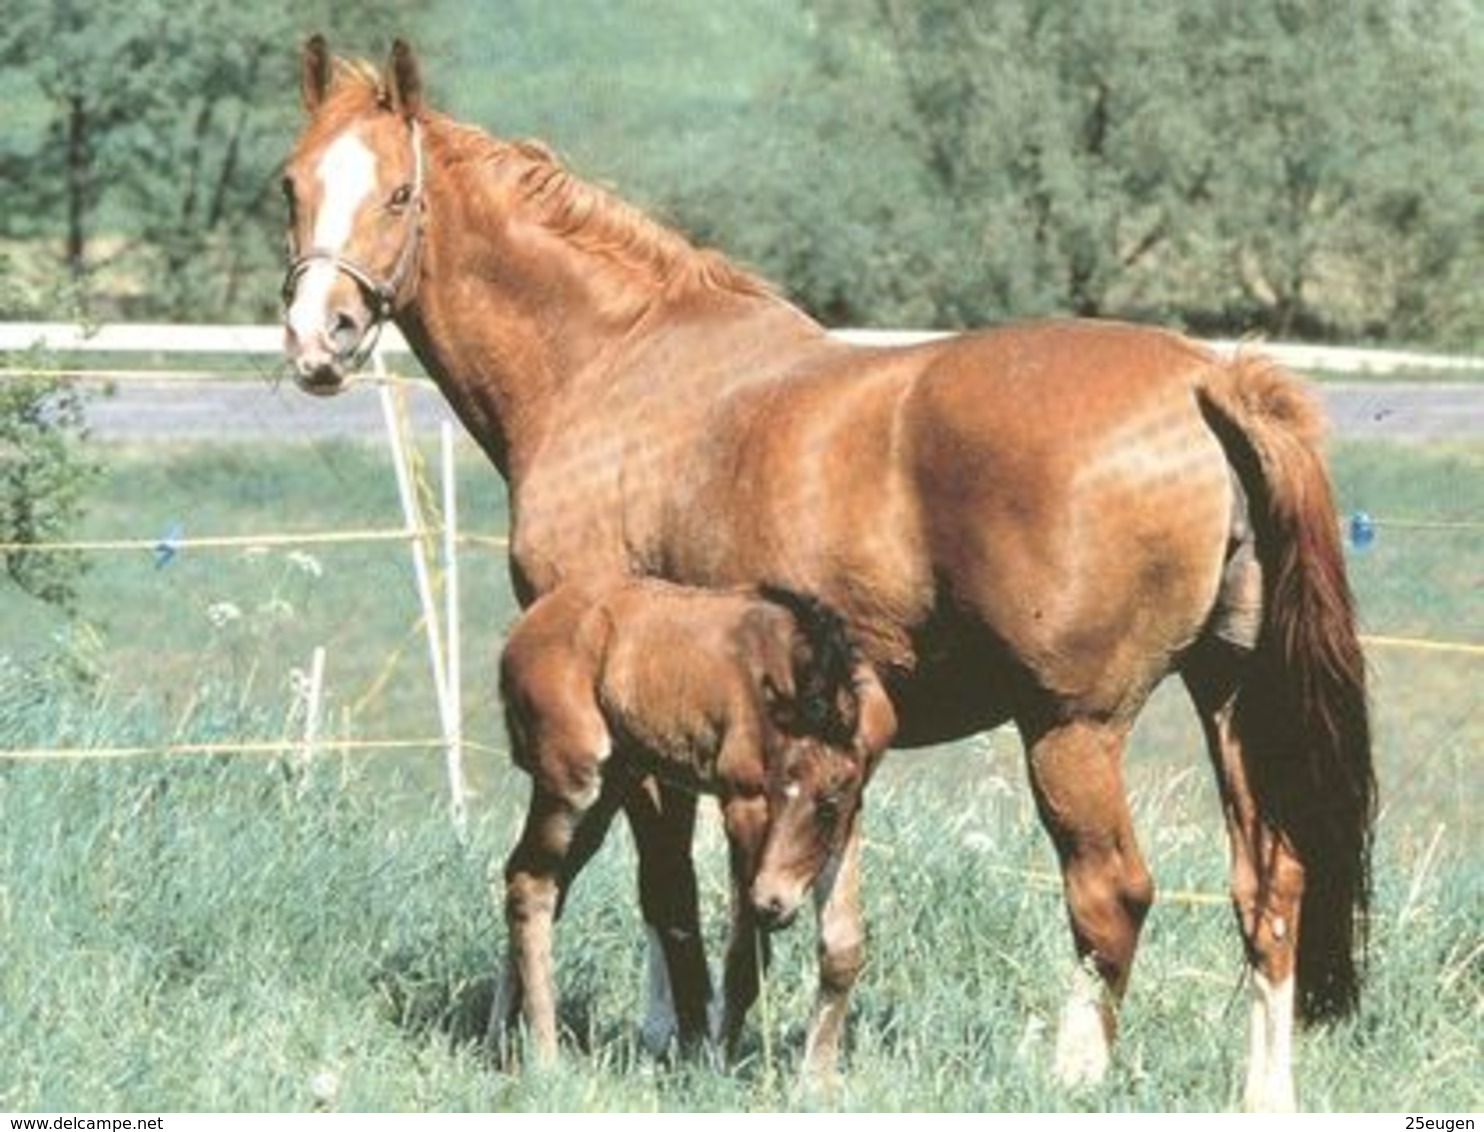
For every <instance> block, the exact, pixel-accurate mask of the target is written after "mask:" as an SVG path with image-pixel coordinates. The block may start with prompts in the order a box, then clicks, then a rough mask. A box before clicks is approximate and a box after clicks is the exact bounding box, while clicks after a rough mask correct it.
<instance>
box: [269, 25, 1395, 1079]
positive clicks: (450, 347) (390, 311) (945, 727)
mask: <svg viewBox="0 0 1484 1132" xmlns="http://www.w3.org/2000/svg"><path fill="white" fill-rule="evenodd" d="M303 98H304V103H305V106H306V107H307V109H308V111H309V120H308V123H307V125H306V127H305V128H304V130H303V132H302V134H301V136H300V137H299V139H298V142H297V144H296V145H295V147H294V149H293V153H292V155H291V157H290V159H289V161H288V164H287V170H286V176H285V180H284V187H285V190H286V192H287V195H288V198H289V202H290V208H291V242H292V247H293V248H294V249H295V258H294V259H293V261H292V263H291V265H290V268H289V272H288V277H287V279H286V281H285V303H286V308H287V312H286V316H285V317H286V336H285V339H286V345H285V348H286V352H287V356H288V359H289V362H290V363H291V365H292V369H293V372H294V374H295V376H296V379H297V381H298V383H299V384H300V385H301V386H302V387H303V388H304V389H305V390H308V391H309V392H312V393H318V394H329V393H335V392H338V391H339V390H341V389H342V388H343V387H344V386H345V383H346V381H347V378H348V372H349V371H350V370H351V369H352V368H354V366H355V364H356V363H357V362H358V361H359V360H360V359H361V358H362V357H363V356H364V354H365V353H366V351H367V350H368V348H369V347H368V343H370V342H371V341H372V340H373V338H374V334H375V331H376V328H377V327H378V326H379V325H380V324H381V323H382V322H384V321H386V320H388V319H390V320H394V321H395V322H396V323H397V325H398V326H399V327H400V328H401V330H402V332H403V333H404V335H405V336H406V337H407V339H408V341H409V342H411V344H412V346H413V348H414V349H415V350H416V351H417V354H418V356H419V358H420V359H421V360H422V362H423V364H424V366H425V367H426V368H427V370H428V372H429V373H430V374H432V376H433V377H434V379H435V380H436V381H437V383H438V384H439V386H440V387H441V388H442V390H443V392H444V394H445V395H446V396H447V398H448V400H449V402H450V403H451V405H452V406H453V408H454V410H455V411H456V412H457V413H458V415H459V417H460V419H461V420H462V421H463V422H464V424H465V426H466V427H467V428H468V430H469V431H470V433H472V434H473V436H474V437H475V438H476V439H477V441H478V442H479V443H480V444H481V445H482V446H483V448H484V450H485V451H486V452H487V453H488V455H489V457H490V459H491V460H492V461H493V462H494V464H495V466H496V467H497V468H498V469H499V470H500V472H501V474H502V475H503V476H504V477H505V478H506V480H507V482H508V485H509V492H510V501H511V503H510V505H511V523H512V527H511V570H512V573H513V577H514V582H515V587H516V591H517V593H518V595H519V597H520V598H521V600H522V601H523V602H529V601H530V600H531V599H533V598H534V597H536V596H537V595H539V594H542V593H544V592H546V591H548V590H551V589H552V588H553V587H555V586H556V585H557V584H558V583H559V582H561V581H563V580H568V579H573V578H579V577H582V576H590V575H601V574H613V573H632V574H644V575H656V576H660V577H664V578H669V579H672V580H676V581H680V582H684V583H687V584H690V585H701V586H727V585H733V584H745V583H757V582H769V583H773V584H777V585H781V586H786V587H788V588H791V589H795V590H800V591H805V592H810V593H814V594H817V595H818V596H819V597H820V598H821V599H822V600H824V601H826V602H828V603H829V604H830V605H832V606H833V607H834V608H836V609H838V610H840V611H841V612H842V613H843V614H844V615H845V616H846V617H847V618H848V620H849V621H850V623H851V627H852V632H853V634H854V636H855V637H856V639H857V640H858V641H859V642H860V644H861V647H862V648H863V650H864V651H865V653H866V655H867V657H868V659H869V660H870V662H871V663H872V664H874V666H875V667H876V668H877V670H878V671H879V672H880V674H881V677H882V679H883V681H884V682H885V684H886V687H887V689H888V691H889V693H890V695H891V697H892V699H893V701H894V703H895V706H896V708H897V712H898V716H899V719H900V722H901V730H900V731H899V742H900V743H903V744H907V745H913V744H919V743H928V742H933V741H937V740H943V739H948V738H951V737H955V736H962V735H967V734H970V733H973V732H976V731H980V730H983V729H985V728H990V727H994V726H996V725H997V724H1000V723H1002V722H1004V721H1007V720H1011V721H1013V722H1014V723H1015V724H1016V725H1017V727H1018V728H1019V731H1020V733H1021V735H1022V736H1023V739H1024V743H1025V748H1026V754H1027V764H1028V767H1029V775H1030V779H1031V782H1032V785H1033V788H1034V791H1035V797H1036V801H1037V805H1038V807H1039V812H1040V815H1041V818H1042V821H1043V822H1044V824H1045V827H1046V829H1047V830H1048V832H1049V833H1050V835H1051V839H1052V842H1053V844H1054V845H1055V848H1056V852H1057V855H1058V858H1059V861H1060V865H1061V870H1062V875H1063V877H1064V881H1065V899H1066V906H1067V910H1068V913H1069V915H1070V919H1071V926H1072V936H1073V940H1074V943H1075V947H1076V952H1077V955H1078V956H1079V957H1080V959H1081V962H1080V964H1079V965H1078V967H1077V974H1076V976H1075V977H1074V978H1075V983H1076V985H1075V987H1074V991H1073V994H1072V995H1071V998H1070V1001H1069V1003H1068V1005H1067V1007H1066V1009H1065V1012H1064V1014H1063V1017H1062V1020H1061V1025H1060V1029H1059V1035H1058V1040H1057V1052H1056V1061H1057V1067H1058V1070H1059V1071H1060V1073H1061V1075H1062V1076H1063V1077H1064V1078H1065V1079H1067V1080H1069V1081H1079V1080H1088V1079H1096V1078H1097V1077H1098V1076H1100V1075H1101V1073H1102V1071H1103V1069H1104V1068H1105V1066H1106V1064H1107V1060H1108V1056H1109V1050H1110V1042H1111V1039H1112V1036H1113V1032H1114V1008H1115V1006H1116V1004H1117V1002H1118V1000H1119V998H1120V997H1121V996H1122V995H1123V993H1124V989H1125V987H1126V985H1127V982H1128V977H1129V968H1130V964H1131V963H1132V961H1133V957H1134V950H1135V946H1136V943H1137V940H1138V935H1139V928H1140V924H1141V922H1142V921H1143V919H1144V916H1145V913H1146V911H1147V910H1148V908H1149V906H1150V902H1151V900H1152V899H1153V895H1154V888H1153V884H1152V882H1151V880H1150V877H1149V873H1148V871H1147V870H1146V868H1145V865H1144V861H1143V859H1142V857H1141V856H1140V852H1139V848H1138V846H1137V844H1136V842H1135V838H1134V831H1133V829H1132V826H1131V823H1130V817H1129V810H1128V807H1127V804H1126V802H1125V798H1124V790H1123V784H1122V772H1121V767H1120V763H1121V757H1122V752H1123V747H1124V743H1125V739H1126V737H1127V735H1128V733H1129V729H1130V727H1131V725H1132V723H1133V720H1134V718H1135V716H1136V715H1137V714H1138V712H1139V710H1140V708H1141V707H1142V706H1143V704H1144V702H1145V700H1146V698H1147V697H1148V695H1149V693H1150V691H1151V689H1153V688H1154V686H1155V685H1156V684H1158V683H1159V682H1160V681H1161V680H1162V679H1163V678H1164V677H1165V676H1167V675H1168V674H1170V673H1172V672H1174V673H1179V675H1180V676H1181V678H1182V679H1183V680H1184V682H1185V684H1186V685H1187V687H1188V689H1189V691H1190V694H1191V698H1192V700H1193V702H1194V704H1195V707H1196V710H1197V711H1198V713H1199V715H1200V718H1201V720H1202V723H1203V725H1204V727H1205V730H1206V733H1207V735H1208V737H1209V746H1210V751H1211V759H1212V763H1213V765H1214V767H1215V770H1216V775H1217V779H1218V782H1219V784H1220V793H1221V798H1222V803H1223V806H1224V809H1225V814H1226V824H1227V827H1228V831H1229V834H1230V839H1231V856H1232V898H1233V902H1234V905H1235V909H1236V913H1237V920H1238V924H1239V927H1240V930H1241V934H1242V938H1243V941H1244V943H1245V945H1246V955H1247V960H1248V962H1249V964H1250V966H1251V970H1252V988H1253V1005H1252V1026H1251V1038H1250V1050H1249V1053H1250V1062H1249V1066H1248V1073H1247V1086H1246V1095H1245V1099H1246V1102H1247V1103H1248V1104H1249V1105H1250V1106H1252V1107H1285V1106H1288V1105H1291V1104H1292V1103H1293V1099H1294V1098H1293V1086H1292V1075H1291V1068H1290V1034H1291V1030H1292V1024H1293V1019H1294V1015H1295V1013H1296V1012H1297V1014H1298V1015H1300V1016H1301V1017H1305V1018H1323V1017H1326V1016H1330V1015H1334V1014H1338V1013H1342V1012H1344V1011H1346V1010H1348V1009H1349V1008H1351V1007H1352V1006H1353V1005H1354V1004H1355V1001H1356V997H1357V990H1358V974H1357V953H1358V952H1359V950H1360V948H1361V940H1360V936H1361V926H1362V923H1363V919H1362V917H1361V916H1360V915H1359V913H1361V912H1363V910H1364V908H1365V905H1366V900H1367V892H1368V858H1369V851H1370V840H1371V828H1372V822H1373V810H1374V782H1373V777H1372V770H1371V759H1370V751H1369V730H1368V723H1367V708H1366V697H1365V688H1364V662H1363V658H1362V655H1361V652H1360V648H1359V646H1358V643H1357V640H1356V633H1355V624H1354V617H1353V612H1352V603H1351V599H1350V595H1349V590H1348V586H1347V582H1346V577H1345V570H1344V562H1343V557H1342V549H1341V546H1340V544H1339V536H1338V529H1337V524H1336V521H1335V514H1334V509H1333V503H1332V498H1331V492H1330V487H1329V484H1328V481H1327V478H1326V473H1325V470H1324V466H1323V463H1322V460H1321V457H1320V455H1319V454H1318V451H1317V447H1316V445H1317V441H1318V432H1319V421H1318V418H1317V413H1316V411H1315V409H1314V407H1313V406H1312V404H1311V403H1310V401H1309V399H1308V398H1307V397H1306V396H1305V395H1304V394H1303V393H1302V392H1301V390H1300V388H1299V386H1298V384H1297V382H1296V381H1295V379H1293V378H1292V377H1290V376H1288V375H1287V374H1285V373H1283V372H1281V371H1279V370H1278V369H1277V368H1275V367H1274V366H1273V365H1271V364H1269V363H1267V362H1265V361H1263V360H1262V359H1260V358H1257V357H1253V356H1243V357H1239V358H1237V359H1235V360H1232V359H1226V358H1221V357H1218V356H1216V355H1214V354H1212V353H1211V352H1209V351H1207V350H1205V349H1203V348H1201V347H1200V346H1198V345H1196V344H1194V343H1191V342H1189V341H1187V340H1185V339H1183V338H1181V337H1178V336H1176V335H1174V334H1170V333H1166V332H1162V331H1159V330H1152V329H1141V328H1137V327H1132V326H1126V325H1117V324H1110V323H1097V322H1051V323H1042V324H1035V325H1024V326H1012V327H1007V328H1004V329H999V330H993V331H987V332H983V333H976V334H970V335H964V336H961V337H954V338H949V339H945V340H940V341H935V342H933V343H931V344H928V345H920V346H914V347H909V348H891V349H884V348H883V349H869V348H861V347H852V346H849V345H846V344H843V343H841V342H839V341H837V340H835V339H833V338H831V337H830V336H829V335H828V334H827V333H826V332H825V331H824V330H823V329H822V328H821V327H820V326H819V325H818V324H817V323H815V322H814V321H813V320H811V319H810V318H808V317H807V316H806V315H804V314H803V313H801V312H800V311H799V310H797V309H796V308H794V307H793V306H791V305H789V304H788V303H787V302H785V301H784V300H782V299H781V298H779V297H778V296H777V295H776V294H774V293H773V292H772V291H770V290H769V289H768V287H767V286H765V285H764V284H762V283H761V282H759V281H758V280H756V279H755V278H753V277H752V276H750V275H748V274H746V273H744V272H742V271H740V270H738V269H737V268H735V267H733V266H731V265H730V264H728V263H727V262H726V261H725V260H724V259H722V258H720V257H718V256H716V255H715V254H712V253H707V252H702V251H698V250H697V249H695V248H694V247H693V246H692V245H690V244H689V243H688V242H687V241H686V240H684V239H683V238H682V237H681V236H679V235H677V234H675V233H674V232H671V231H668V230H666V229H665V228H663V227H661V226H659V225H657V224H655V223H654V222H652V221H650V220H648V219H646V218H645V217H644V216H642V215H641V214H640V213H639V212H637V211H636V210H635V209H633V208H631V207H629V206H628V205H625V204H623V203H622V202H620V201H618V200H617V199H615V198H614V197H612V196H611V195H609V194H608V193H606V192H604V191H602V190H600V189H597V188H594V187H592V186H590V185H587V184H584V183H582V182H581V181H579V180H577V179H576V178H575V177H573V176H572V175H571V174H570V173H569V172H567V171H566V170H565V169H564V168H563V167H562V166H561V165H560V164H559V163H558V162H557V161H556V160H554V159H553V157H552V156H551V155H550V154H549V153H548V152H547V151H546V150H545V149H543V148H541V147H540V146H537V145H532V144H522V143H510V142H505V141H501V140H498V139H496V138H494V137H491V136H489V135H488V134H485V133H483V132H481V131H479V130H477V129H473V128H471V127H469V126H466V125H461V124H459V123H457V122H455V121H452V120H450V119H449V118H447V117H445V116H443V115H441V114H438V113H435V112H434V111H432V110H431V109H429V108H428V107H426V106H425V105H424V101H423V86H422V82H421V79H420V77H419V71H418V67H417V64H416V62H415V60H414V57H413V54H412V52H411V51H410V50H409V49H408V48H407V46H406V45H405V44H402V43H400V42H399V43H398V44H397V45H396V46H395V47H394V49H393V51H392V54H391V58H390V62H389V64H388V67H387V69H386V71H385V74H384V75H382V76H377V75H376V74H375V73H374V72H372V71H371V70H370V69H368V68H366V67H365V66H364V65H356V64H351V63H346V62H344V61H341V60H336V59H333V58H332V57H331V56H330V55H329V54H328V53H327V51H326V48H325V44H324V42H323V41H322V40H321V39H319V38H315V39H313V40H311V41H310V42H309V44H308V45H307V48H306V50H305V52H304V56H303ZM645 798H646V801H645V802H643V803H632V804H631V805H630V806H629V807H628V808H627V813H628V817H629V819H630V822H631V824H632V826H633V828H634V832H635V835H636V841H637V845H638V853H639V860H640V866H639V867H640V890H641V902H642V905H643V911H644V917H645V920H646V922H647V923H648V924H649V925H650V926H651V928H652V929H653V932H654V938H656V939H657V940H658V942H659V944H660V945H661V946H662V948H663V952H664V958H665V962H666V967H667V970H668V972H669V975H670V979H671V983H672V991H673V996H674V999H673V1000H674V1009H675V1013H676V1015H677V1023H678V1026H679V1028H680V1031H681V1034H682V1036H690V1037H695V1036H696V1035H699V1034H701V1033H703V1032H704V1027H705V1013H706V998H707V995H708V993H709V987H708V986H707V976H706V974H705V964H704V960H703V958H702V957H701V941H700V937H699V935H698V934H697V907H696V892H695V880H694V875H693V872H692V866H691V861H690V840H691V833H692V826H693V821H694V816H695V800H694V798H693V797H690V796H687V795H685V794H683V793H679V792H676V791H672V790H669V789H664V788H660V789H658V790H657V792H656V793H654V794H653V795H645ZM965 895H966V898H969V895H970V894H965Z"/></svg>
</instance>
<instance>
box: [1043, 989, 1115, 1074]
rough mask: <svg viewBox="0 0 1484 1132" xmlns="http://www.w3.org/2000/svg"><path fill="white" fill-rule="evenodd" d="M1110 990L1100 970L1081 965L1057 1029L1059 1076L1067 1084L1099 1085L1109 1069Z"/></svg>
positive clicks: (1055, 1065) (1110, 1053)
mask: <svg viewBox="0 0 1484 1132" xmlns="http://www.w3.org/2000/svg"><path fill="white" fill-rule="evenodd" d="M1107 997H1108V991H1107V988H1106V987H1105V986H1104V985H1103V980H1102V978H1101V977H1100V976H1099V975H1098V973H1097V971H1096V970H1094V969H1091V968H1090V967H1088V966H1080V965H1079V966H1078V968H1077V970H1076V973H1075V974H1074V975H1073V976H1072V993H1071V994H1070V995H1069V996H1068V997H1067V1004H1066V1006H1064V1007H1063V1008H1062V1012H1061V1022H1060V1024H1059V1025H1058V1026H1057V1030H1056V1058H1055V1063H1054V1067H1055V1070H1056V1076H1057V1079H1058V1080H1059V1081H1061V1083H1062V1084H1064V1085H1067V1086H1072V1087H1076V1086H1081V1085H1095V1084H1097V1083H1098V1082H1099V1081H1101V1080H1102V1079H1103V1075H1104V1074H1105V1073H1107V1071H1108V1062H1109V1060H1110V1058H1111V1055H1112V1051H1111V1050H1110V1048H1109V1043H1108V1031H1107V1027H1106V1026H1105V1024H1104V1015H1105V1013H1106V1011H1107V1009H1108V1005H1107Z"/></svg>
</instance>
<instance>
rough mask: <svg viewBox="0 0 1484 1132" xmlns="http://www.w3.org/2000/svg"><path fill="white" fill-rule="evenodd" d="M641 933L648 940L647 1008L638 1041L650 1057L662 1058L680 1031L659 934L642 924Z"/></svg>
mask: <svg viewBox="0 0 1484 1132" xmlns="http://www.w3.org/2000/svg"><path fill="white" fill-rule="evenodd" d="M644 931H645V934H646V935H647V936H648V937H649V958H648V963H647V967H648V977H649V1006H648V1009H647V1010H646V1011H645V1012H644V1022H643V1024H642V1025H641V1026H640V1027H639V1041H640V1042H641V1043H642V1044H643V1046H644V1048H645V1049H646V1050H647V1051H648V1052H649V1053H650V1054H651V1055H652V1056H654V1057H662V1056H664V1055H665V1054H666V1053H667V1052H669V1049H670V1043H671V1042H673V1041H674V1040H675V1037H676V1035H677V1034H679V1032H680V1020H679V1018H677V1017H676V1015H675V996H674V995H673V994H672V993H671V990H670V972H669V969H668V968H666V966H665V949H664V948H663V947H662V946H660V933H659V932H657V931H656V930H655V929H654V928H653V927H651V926H650V925H648V924H646V925H644Z"/></svg>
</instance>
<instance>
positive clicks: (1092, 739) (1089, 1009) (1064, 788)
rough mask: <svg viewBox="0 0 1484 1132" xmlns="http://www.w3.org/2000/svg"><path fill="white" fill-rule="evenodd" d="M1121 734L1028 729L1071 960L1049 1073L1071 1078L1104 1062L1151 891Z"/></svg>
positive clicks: (1081, 1078) (1077, 728)
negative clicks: (1074, 964)
mask: <svg viewBox="0 0 1484 1132" xmlns="http://www.w3.org/2000/svg"><path fill="white" fill-rule="evenodd" d="M1125 735H1126V729H1125V728H1123V727H1121V726H1117V725H1114V724H1110V723H1103V722H1098V721H1090V720H1071V721H1066V722H1060V723H1058V724H1056V725H1055V726H1051V727H1048V728H1046V729H1043V730H1040V731H1039V732H1033V733H1031V734H1030V735H1028V736H1027V749H1028V754H1029V764H1030V777H1031V785H1032V787H1033V789H1034V791H1035V796H1036V806H1037V809H1038V810H1039V812H1040V815H1041V821H1042V824H1043V825H1044V826H1045V827H1046V830H1047V832H1048V833H1050V835H1051V839H1052V841H1053V842H1054V843H1055V845H1056V852H1057V856H1058V858H1059V859H1060V863H1061V873H1062V885H1063V893H1064V896H1065V899H1066V905H1067V912H1068V914H1069V916H1070V918H1071V926H1072V938H1073V941H1074V943H1075V944H1076V948H1077V958H1078V960H1079V963H1078V969H1077V972H1076V973H1075V975H1074V979H1075V983H1074V987H1073V991H1072V994H1071V996H1070V998H1069V999H1068V1001H1067V1004H1066V1007H1065V1008H1064V1010H1063V1012H1062V1017H1061V1023H1060V1026H1059V1028H1058V1031H1057V1038H1056V1072H1057V1076H1058V1077H1060V1078H1061V1079H1062V1081H1064V1082H1065V1083H1067V1084H1072V1085H1077V1084H1090V1083H1094V1082H1096V1081H1098V1080H1100V1079H1101V1078H1102V1076H1103V1073H1104V1072H1105V1071H1106V1069H1107V1067H1108V1061H1109V1057H1110V1054H1111V1049H1112V1042H1113V1038H1114V1035H1115V1033H1116V1031H1117V1017H1116V1011H1117V1007H1118V1003H1119V1001H1120V1000H1121V999H1122V997H1123V992H1124V990H1125V988H1126V987H1127V986H1128V978H1129V970H1130V968H1131V967H1132V966H1133V961H1134V952H1135V949H1136V948H1137V947H1138V941H1139V929H1140V928H1141V927H1142V925H1143V922H1144V916H1145V913H1147V912H1148V910H1149V906H1150V904H1151V903H1153V900H1154V883H1153V881H1152V880H1151V879H1150V876H1149V871H1148V869H1147V868H1146V867H1145V865H1144V859H1143V857H1142V856H1141V855H1140V853H1139V847H1138V844H1137V843H1136V842H1135V840H1134V831H1133V824H1132V821H1131V819H1130V817H1129V810H1128V802H1127V800H1126V799H1125V798H1124V793H1123V773H1122V759H1123V744H1124V739H1125Z"/></svg>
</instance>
